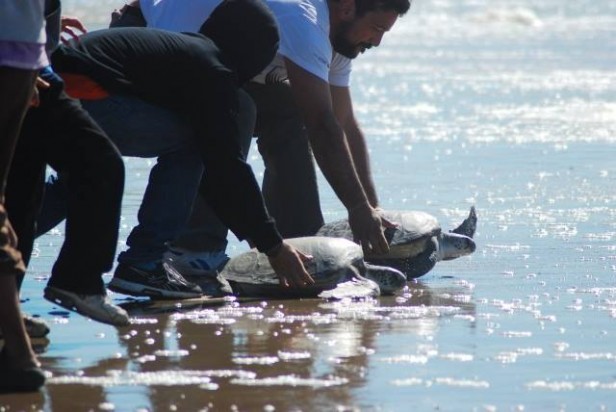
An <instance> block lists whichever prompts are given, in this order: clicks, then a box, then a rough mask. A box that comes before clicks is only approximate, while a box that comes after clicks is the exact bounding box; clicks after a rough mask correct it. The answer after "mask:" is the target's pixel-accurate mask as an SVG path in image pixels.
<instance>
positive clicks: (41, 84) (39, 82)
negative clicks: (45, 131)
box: [30, 77, 49, 107]
mask: <svg viewBox="0 0 616 412" xmlns="http://www.w3.org/2000/svg"><path fill="white" fill-rule="evenodd" d="M48 88H49V83H47V82H46V81H45V80H43V79H41V78H40V77H37V78H36V83H35V84H34V90H33V91H32V98H31V99H30V107H39V105H40V104H41V98H40V96H39V90H40V89H48Z"/></svg>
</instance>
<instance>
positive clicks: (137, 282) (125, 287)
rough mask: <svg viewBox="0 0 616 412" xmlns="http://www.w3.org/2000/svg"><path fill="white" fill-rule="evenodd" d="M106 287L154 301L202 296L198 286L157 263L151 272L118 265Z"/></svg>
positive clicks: (122, 264)
mask: <svg viewBox="0 0 616 412" xmlns="http://www.w3.org/2000/svg"><path fill="white" fill-rule="evenodd" d="M107 287H108V288H109V290H112V291H114V292H119V293H124V294H126V295H133V296H149V297H151V298H154V299H156V298H158V299H190V298H198V297H201V295H202V292H201V288H200V287H199V286H197V285H195V284H194V283H191V282H189V281H187V280H186V279H184V277H183V276H182V275H180V273H179V272H178V271H177V270H175V269H173V268H172V267H171V266H169V265H168V264H167V263H163V264H160V263H159V264H157V265H156V268H155V269H153V270H144V269H139V268H136V267H134V266H129V265H127V264H124V263H120V264H119V265H118V267H117V268H116V271H115V273H114V274H113V279H111V282H109V284H108V285H107Z"/></svg>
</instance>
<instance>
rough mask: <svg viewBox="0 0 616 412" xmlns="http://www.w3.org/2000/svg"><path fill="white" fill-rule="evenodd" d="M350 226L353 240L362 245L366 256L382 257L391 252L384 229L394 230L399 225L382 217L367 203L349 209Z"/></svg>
mask: <svg viewBox="0 0 616 412" xmlns="http://www.w3.org/2000/svg"><path fill="white" fill-rule="evenodd" d="M349 225H350V226H351V231H353V239H354V240H355V242H357V243H359V244H360V245H361V247H362V248H363V250H364V255H382V254H385V253H387V252H389V244H388V243H387V239H385V235H384V234H383V228H394V227H396V226H397V225H396V224H395V223H392V222H390V221H389V220H387V219H385V218H384V217H383V216H381V215H380V214H379V212H378V210H377V209H375V208H373V207H372V206H370V205H369V204H368V203H367V202H366V203H362V204H360V205H357V206H355V207H352V208H351V209H349Z"/></svg>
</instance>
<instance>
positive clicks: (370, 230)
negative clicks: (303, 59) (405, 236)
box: [285, 59, 389, 254]
mask: <svg viewBox="0 0 616 412" xmlns="http://www.w3.org/2000/svg"><path fill="white" fill-rule="evenodd" d="M285 65H286V68H287V73H288V75H289V80H290V82H291V89H292V91H293V95H294V97H295V101H296V104H297V106H298V108H299V110H300V113H301V115H302V117H303V119H304V123H305V125H306V128H307V131H308V138H309V140H310V144H311V146H312V150H313V152H314V156H315V158H316V160H317V163H318V164H319V167H320V168H321V171H322V172H323V174H324V175H325V178H326V179H327V181H328V182H329V184H330V185H331V186H332V188H333V189H334V192H336V195H337V196H338V198H339V199H340V201H341V202H342V203H343V204H344V206H345V207H346V208H347V210H348V212H349V222H350V224H351V229H352V230H353V234H354V237H355V238H356V240H357V241H359V242H360V243H361V245H362V247H363V248H364V251H365V252H371V253H377V254H379V253H386V252H387V251H388V250H389V246H388V245H387V241H386V240H385V237H384V236H383V231H382V226H381V217H380V216H379V215H378V213H377V212H376V210H375V209H374V208H373V207H372V206H371V203H370V199H369V198H368V196H367V194H366V192H365V190H364V187H363V186H362V182H361V180H360V177H359V175H358V173H357V170H356V168H355V164H354V163H353V157H352V156H351V151H350V149H349V146H348V143H347V140H346V138H345V135H344V130H343V129H342V127H341V126H340V124H339V123H338V120H337V118H336V115H335V113H334V109H333V104H332V96H331V92H330V88H329V85H328V84H327V82H325V81H323V80H322V79H320V78H319V77H317V76H315V75H313V74H312V73H309V72H308V71H306V70H304V69H302V68H301V67H299V66H298V65H296V64H295V63H293V62H292V61H291V60H289V59H285Z"/></svg>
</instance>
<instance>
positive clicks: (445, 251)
mask: <svg viewBox="0 0 616 412" xmlns="http://www.w3.org/2000/svg"><path fill="white" fill-rule="evenodd" d="M475 249H477V245H476V244H475V241H474V240H473V239H472V238H470V237H468V236H465V235H459V234H457V233H451V232H450V233H443V234H442V236H441V238H440V239H439V255H440V259H439V260H451V259H457V258H459V257H462V256H466V255H470V254H471V253H473V252H474V251H475Z"/></svg>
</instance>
